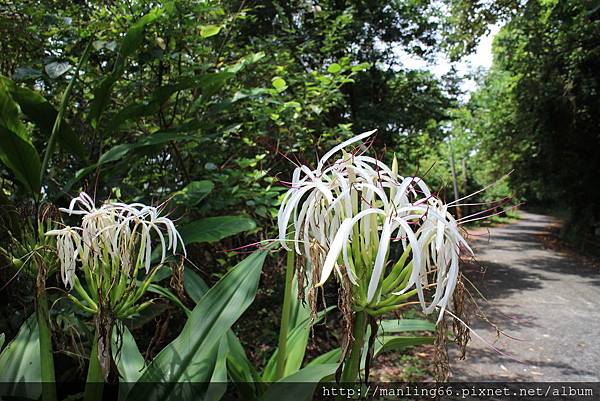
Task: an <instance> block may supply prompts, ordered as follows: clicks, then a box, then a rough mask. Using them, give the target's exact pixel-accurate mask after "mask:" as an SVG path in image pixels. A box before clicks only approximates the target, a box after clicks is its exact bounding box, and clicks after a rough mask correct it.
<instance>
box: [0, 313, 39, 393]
mask: <svg viewBox="0 0 600 401" xmlns="http://www.w3.org/2000/svg"><path fill="white" fill-rule="evenodd" d="M41 381H42V375H41V367H40V339H39V331H38V325H37V320H36V318H35V315H32V316H31V317H29V319H27V320H26V321H25V323H23V325H22V326H21V328H20V329H19V332H18V333H17V336H16V337H15V338H14V340H12V341H11V342H10V343H9V344H8V345H7V346H6V348H4V350H3V351H2V354H0V383H5V385H4V386H2V391H1V392H0V399H4V398H3V397H8V396H10V397H23V398H28V399H38V398H39V396H40V394H41V393H42V386H41Z"/></svg>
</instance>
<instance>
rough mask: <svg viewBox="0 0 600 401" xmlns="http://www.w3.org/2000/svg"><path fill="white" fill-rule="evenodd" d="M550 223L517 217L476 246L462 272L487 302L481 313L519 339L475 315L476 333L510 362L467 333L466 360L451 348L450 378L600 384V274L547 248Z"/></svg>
mask: <svg viewBox="0 0 600 401" xmlns="http://www.w3.org/2000/svg"><path fill="white" fill-rule="evenodd" d="M552 222H553V220H552V218H551V217H548V216H543V215H539V214H533V213H526V212H522V213H521V219H520V220H519V221H517V222H516V223H514V224H510V225H507V226H503V227H498V228H491V229H490V236H489V238H488V237H485V238H481V239H479V240H477V241H475V242H474V244H473V245H474V248H475V253H476V255H477V263H474V264H472V265H469V266H467V267H465V269H464V271H465V274H466V275H467V276H468V277H469V278H470V279H471V280H472V281H473V282H474V284H475V285H476V286H477V288H478V289H479V291H481V293H482V294H483V295H484V296H485V297H486V298H487V301H485V300H482V299H481V298H479V299H478V300H477V302H478V304H479V306H480V307H481V311H482V312H483V314H485V316H486V317H487V318H488V319H489V320H490V321H492V322H493V323H494V324H496V325H497V326H498V328H499V329H500V330H502V331H504V332H505V333H506V334H508V335H510V336H511V337H515V338H518V340H516V339H511V338H508V337H506V336H504V335H502V334H501V335H500V336H498V335H497V331H496V329H494V328H493V327H492V326H491V325H490V324H488V323H486V322H485V321H484V319H481V318H476V317H472V321H471V327H472V328H473V329H474V331H475V332H476V333H477V334H479V335H480V336H481V337H483V339H484V340H485V341H486V342H488V343H489V344H493V345H494V346H495V347H497V348H498V349H499V350H501V352H503V353H506V354H509V355H511V356H512V357H513V358H514V359H511V357H508V356H505V355H502V354H501V353H499V352H498V351H496V350H494V349H493V348H492V347H491V346H490V345H487V344H485V343H484V342H483V341H482V340H480V339H478V338H476V336H474V335H472V340H471V342H470V343H469V346H468V351H467V356H466V359H465V360H458V357H457V351H456V349H454V348H452V347H451V349H450V364H451V368H452V378H451V380H456V381H476V382H481V381H536V382H537V381H596V382H597V381H600V269H598V267H597V266H593V265H592V264H591V263H588V262H585V261H582V260H581V259H580V258H573V257H572V256H570V255H569V254H568V253H563V252H559V251H556V250H553V249H549V248H547V247H545V246H544V242H543V241H541V239H540V234H543V233H544V232H547V228H548V226H549V225H550V224H551V223H552ZM577 259H579V260H577ZM515 359H516V360H515ZM517 360H518V361H517Z"/></svg>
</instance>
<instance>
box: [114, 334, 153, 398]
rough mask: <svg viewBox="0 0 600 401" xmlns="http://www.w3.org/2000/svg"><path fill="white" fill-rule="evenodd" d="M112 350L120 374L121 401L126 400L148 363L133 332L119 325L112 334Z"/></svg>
mask: <svg viewBox="0 0 600 401" xmlns="http://www.w3.org/2000/svg"><path fill="white" fill-rule="evenodd" d="M111 350H112V354H113V359H114V361H115V363H116V365H117V371H118V372H119V400H124V399H125V398H126V397H127V394H128V393H129V391H130V390H131V388H132V387H133V383H135V382H136V381H137V380H138V379H139V378H140V377H141V376H142V374H143V373H144V369H146V361H144V357H143V356H142V354H141V353H140V350H139V349H138V346H137V344H136V342H135V339H134V338H133V336H132V335H131V332H130V331H129V329H128V328H127V326H125V325H124V324H122V323H117V325H116V326H115V327H114V328H113V332H112V345H111Z"/></svg>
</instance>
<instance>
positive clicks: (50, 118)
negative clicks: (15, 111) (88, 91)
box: [0, 76, 86, 160]
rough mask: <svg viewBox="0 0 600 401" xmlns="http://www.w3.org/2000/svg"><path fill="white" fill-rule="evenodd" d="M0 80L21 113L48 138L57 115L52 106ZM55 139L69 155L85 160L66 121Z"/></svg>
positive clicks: (39, 96) (28, 90)
mask: <svg viewBox="0 0 600 401" xmlns="http://www.w3.org/2000/svg"><path fill="white" fill-rule="evenodd" d="M0 80H2V81H3V82H5V83H6V84H7V88H8V90H9V92H10V95H11V96H12V98H13V99H14V101H15V102H16V103H17V104H18V105H19V107H20V108H21V112H22V113H23V114H24V115H25V116H27V118H29V119H30V120H31V121H32V122H33V123H34V124H35V125H36V126H37V127H38V128H39V129H40V132H41V133H42V134H43V135H44V136H45V137H46V138H49V137H50V134H51V133H52V127H53V126H54V122H55V121H56V116H57V115H58V112H57V111H56V109H55V108H54V106H52V104H50V102H48V100H46V98H44V97H43V96H42V95H40V94H39V93H38V92H36V91H33V90H31V89H28V88H23V87H20V86H18V85H16V84H15V83H14V82H12V81H10V80H8V79H6V78H4V77H1V76H0ZM57 139H58V142H59V143H60V145H61V146H62V147H63V148H64V149H67V150H68V151H69V152H71V154H73V155H74V156H76V157H79V158H83V159H84V160H85V159H86V157H85V148H84V147H83V144H82V143H81V141H80V140H79V138H78V137H77V136H76V135H75V134H74V133H73V131H72V130H71V127H70V126H69V125H68V124H67V123H66V121H63V122H62V124H61V126H60V131H59V132H58V138H57Z"/></svg>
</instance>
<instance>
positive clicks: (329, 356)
mask: <svg viewBox="0 0 600 401" xmlns="http://www.w3.org/2000/svg"><path fill="white" fill-rule="evenodd" d="M341 357H342V349H341V348H334V349H332V350H331V351H328V352H326V353H324V354H322V355H319V356H318V357H316V358H315V359H313V360H312V361H310V362H309V363H307V364H306V367H309V366H315V365H323V364H327V363H339V362H340V358H341Z"/></svg>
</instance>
